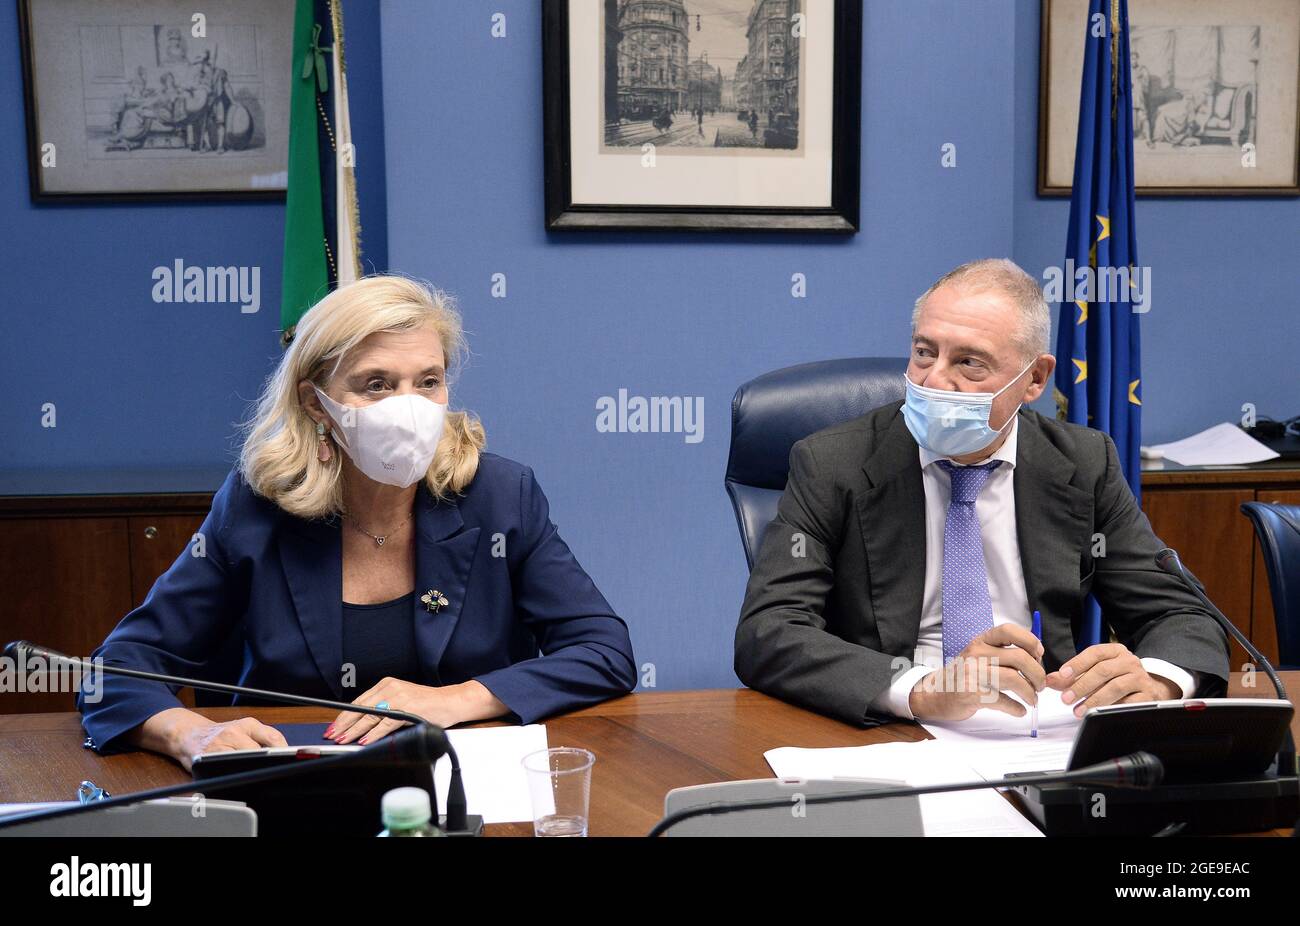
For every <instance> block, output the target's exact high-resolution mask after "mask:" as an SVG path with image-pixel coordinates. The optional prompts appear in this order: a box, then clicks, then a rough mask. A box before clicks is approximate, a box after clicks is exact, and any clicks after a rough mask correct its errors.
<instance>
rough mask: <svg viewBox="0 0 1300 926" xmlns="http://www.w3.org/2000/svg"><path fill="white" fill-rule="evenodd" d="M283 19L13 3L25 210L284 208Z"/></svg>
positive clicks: (45, 0)
mask: <svg viewBox="0 0 1300 926" xmlns="http://www.w3.org/2000/svg"><path fill="white" fill-rule="evenodd" d="M293 7H294V5H293V3H291V2H286V3H265V2H262V0H212V2H209V3H206V4H204V5H203V7H202V10H201V11H200V10H199V9H198V8H197V7H195V5H194V4H193V3H192V2H180V0H18V12H19V21H20V28H21V40H22V59H23V77H24V83H25V87H26V104H27V141H28V153H27V158H28V171H29V174H30V177H31V192H32V198H33V199H34V200H36V201H38V202H67V201H75V202H94V201H115V200H154V199H228V198H233V199H283V198H284V191H285V183H286V177H287V165H288V153H289V91H290V75H291V73H292V68H291V57H292V51H291V49H292V45H293V41H292V40H293Z"/></svg>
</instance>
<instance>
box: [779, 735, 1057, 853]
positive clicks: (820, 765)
mask: <svg viewBox="0 0 1300 926" xmlns="http://www.w3.org/2000/svg"><path fill="white" fill-rule="evenodd" d="M763 757H764V758H765V759H767V764H768V765H769V766H771V769H772V771H773V772H774V773H775V774H776V775H777V777H779V778H818V779H830V778H870V779H882V778H883V779H889V780H897V781H904V782H906V783H907V784H910V785H917V786H920V785H932V784H957V783H961V782H969V781H978V780H979V778H980V777H981V776H980V775H979V774H978V773H976V772H975V770H974V769H971V768H969V767H967V766H963V765H962V764H961V758H960V753H959V751H957V750H954V749H953V748H952V747H950V746H949V745H948V744H947V743H944V742H941V741H939V740H927V741H926V742H922V743H880V744H877V745H874V746H845V747H837V748H831V749H802V748H799V747H796V746H783V747H781V748H779V749H769V750H768V751H767V752H765V753H764V754H763ZM919 801H920V805H921V824H922V826H923V827H924V829H925V835H927V836H1041V835H1043V834H1042V833H1041V832H1040V831H1039V830H1038V829H1037V827H1035V826H1034V825H1033V824H1032V823H1030V822H1029V820H1028V819H1026V817H1025V816H1024V815H1023V814H1021V813H1020V812H1019V811H1018V810H1016V808H1015V807H1014V806H1012V804H1011V802H1010V801H1008V800H1007V799H1006V798H1004V797H1003V796H1002V795H1000V794H999V793H998V792H997V791H995V790H994V789H992V788H987V789H981V790H977V791H956V792H952V793H949V794H923V795H921V796H920V798H919Z"/></svg>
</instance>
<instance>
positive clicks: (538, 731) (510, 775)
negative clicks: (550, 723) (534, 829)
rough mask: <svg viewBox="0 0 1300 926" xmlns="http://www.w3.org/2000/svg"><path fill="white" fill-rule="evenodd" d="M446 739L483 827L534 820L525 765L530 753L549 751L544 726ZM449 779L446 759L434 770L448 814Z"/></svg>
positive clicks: (452, 733) (461, 732)
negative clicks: (451, 747) (480, 816)
mask: <svg viewBox="0 0 1300 926" xmlns="http://www.w3.org/2000/svg"><path fill="white" fill-rule="evenodd" d="M447 738H448V739H449V740H451V745H452V746H453V747H454V748H455V749H456V755H457V756H458V757H459V758H460V774H461V779H462V780H463V781H464V783H465V803H466V805H467V809H468V812H469V813H474V814H481V815H482V816H483V822H484V823H519V822H531V821H532V819H533V804H532V798H531V797H530V796H529V793H528V778H527V774H526V773H525V772H524V767H523V765H522V763H521V760H522V759H523V757H524V756H526V755H528V754H529V753H530V752H537V751H538V750H541V749H546V748H547V742H546V726H545V725H544V724H540V723H533V724H529V725H528V726H524V727H482V728H478V729H467V730H448V731H447ZM450 780H451V763H450V761H449V760H448V759H447V758H446V757H445V756H444V757H443V758H441V759H439V760H438V762H437V764H436V765H434V767H433V784H434V787H435V789H436V790H437V792H438V806H439V807H440V808H442V809H443V810H444V811H445V810H446V807H447V784H448V782H449V781H450Z"/></svg>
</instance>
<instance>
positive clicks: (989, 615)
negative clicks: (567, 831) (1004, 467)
mask: <svg viewBox="0 0 1300 926" xmlns="http://www.w3.org/2000/svg"><path fill="white" fill-rule="evenodd" d="M1001 462H1002V461H1001V460H994V461H993V462H992V463H985V464H983V465H982V466H956V465H954V464H953V463H950V462H949V461H947V460H940V461H939V465H940V466H942V467H943V468H944V469H945V470H947V472H948V475H949V476H950V477H951V478H952V495H951V497H950V499H949V501H948V517H947V519H946V520H945V521H944V524H943V662H944V665H947V664H948V663H949V662H951V661H952V659H953V657H954V656H956V655H957V654H958V653H960V652H961V651H962V650H964V649H965V648H966V646H967V645H968V644H969V643H970V641H971V640H973V639H975V638H976V637H978V636H979V635H980V634H982V633H984V632H985V631H986V630H991V629H992V628H993V603H992V602H991V601H990V600H989V573H988V568H987V567H986V566H985V564H984V540H983V538H981V537H980V522H979V518H978V517H976V515H975V499H976V498H977V497H978V496H979V494H980V489H982V488H984V483H985V482H987V481H988V478H989V476H991V475H992V474H993V470H994V469H996V468H997V466H998V464H1000V463H1001Z"/></svg>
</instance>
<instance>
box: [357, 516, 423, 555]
mask: <svg viewBox="0 0 1300 926" xmlns="http://www.w3.org/2000/svg"><path fill="white" fill-rule="evenodd" d="M411 514H414V512H412V513H411ZM409 520H411V515H409V514H408V515H407V516H406V520H404V521H402V523H401V524H399V525H397V526H396V527H394V528H393V529H392V530H390V531H389V532H388V533H387V534H372V533H370V531H368V530H366V529H365V528H364V527H362V526H361V525H360V524H358V523H357V522H356V521H353V520H352V519H351V518H348V523H349V524H351V525H352V526H353V527H355V528H356V529H357V530H359V531H361V533H363V534H365V535H366V536H367V537H369V538H370V539H371V540H373V541H374V542H375V546H377V547H382V546H383V545H384V541H385V540H387V539H388V538H389V537H391V536H393V535H394V534H396V533H397V532H398V531H400V530H401V529H402V528H403V527H405V526H406V522H407V521H409Z"/></svg>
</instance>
